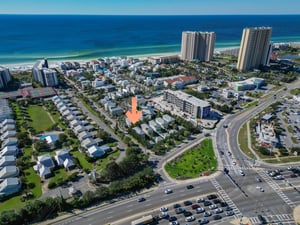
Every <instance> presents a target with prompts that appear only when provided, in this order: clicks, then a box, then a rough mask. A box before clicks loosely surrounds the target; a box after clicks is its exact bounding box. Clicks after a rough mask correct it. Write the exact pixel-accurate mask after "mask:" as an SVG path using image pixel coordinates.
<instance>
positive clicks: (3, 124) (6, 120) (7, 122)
mask: <svg viewBox="0 0 300 225" xmlns="http://www.w3.org/2000/svg"><path fill="white" fill-rule="evenodd" d="M8 124H15V121H14V120H13V119H5V120H3V121H2V123H1V127H5V126H6V125H8Z"/></svg>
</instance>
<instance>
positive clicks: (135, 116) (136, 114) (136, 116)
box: [126, 97, 142, 124]
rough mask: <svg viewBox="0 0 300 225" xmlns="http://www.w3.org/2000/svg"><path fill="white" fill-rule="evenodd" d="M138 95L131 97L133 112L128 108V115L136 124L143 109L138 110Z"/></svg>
mask: <svg viewBox="0 0 300 225" xmlns="http://www.w3.org/2000/svg"><path fill="white" fill-rule="evenodd" d="M136 102H137V100H136V97H132V98H131V112H130V111H129V110H128V111H127V112H126V116H127V117H128V119H130V121H131V123H133V124H135V123H136V122H137V121H138V120H139V119H140V118H141V117H142V111H136Z"/></svg>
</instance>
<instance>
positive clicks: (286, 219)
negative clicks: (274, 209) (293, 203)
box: [249, 214, 296, 225]
mask: <svg viewBox="0 0 300 225" xmlns="http://www.w3.org/2000/svg"><path fill="white" fill-rule="evenodd" d="M263 217H264V218H265V220H266V222H267V223H271V224H279V223H281V224H286V225H287V224H290V225H292V224H293V225H296V223H295V221H294V218H293V215H292V214H278V215H268V216H263ZM249 220H250V222H251V224H253V225H255V224H261V221H260V220H259V219H258V217H250V218H249Z"/></svg>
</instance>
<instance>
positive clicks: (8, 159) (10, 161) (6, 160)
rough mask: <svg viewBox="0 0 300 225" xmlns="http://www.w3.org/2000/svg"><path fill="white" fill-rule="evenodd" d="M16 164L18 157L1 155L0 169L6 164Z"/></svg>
mask: <svg viewBox="0 0 300 225" xmlns="http://www.w3.org/2000/svg"><path fill="white" fill-rule="evenodd" d="M15 164H16V157H15V156H13V155H7V156H2V157H0V169H1V168H3V167H5V166H14V165H15Z"/></svg>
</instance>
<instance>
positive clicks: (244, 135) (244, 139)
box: [238, 123, 255, 159]
mask: <svg viewBox="0 0 300 225" xmlns="http://www.w3.org/2000/svg"><path fill="white" fill-rule="evenodd" d="M238 142H239V146H240V149H241V150H242V152H244V153H245V154H246V155H247V156H248V157H250V158H252V159H253V158H255V156H254V154H253V153H252V151H251V150H250V149H249V148H248V132H247V124H246V123H245V124H244V125H243V126H242V127H241V129H240V131H239V134H238Z"/></svg>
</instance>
